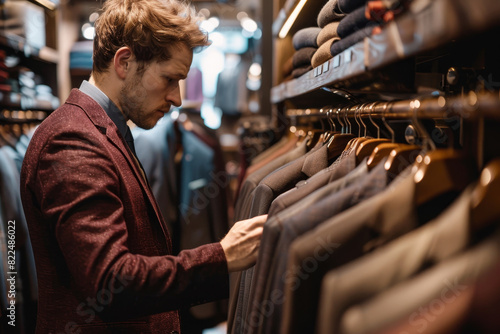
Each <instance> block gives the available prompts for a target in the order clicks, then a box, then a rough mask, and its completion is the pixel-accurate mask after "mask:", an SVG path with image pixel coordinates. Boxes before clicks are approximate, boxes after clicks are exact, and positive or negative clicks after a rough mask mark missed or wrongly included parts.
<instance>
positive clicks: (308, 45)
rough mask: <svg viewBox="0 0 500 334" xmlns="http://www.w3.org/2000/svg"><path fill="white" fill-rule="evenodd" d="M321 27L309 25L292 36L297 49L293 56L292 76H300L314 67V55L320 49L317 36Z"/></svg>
mask: <svg viewBox="0 0 500 334" xmlns="http://www.w3.org/2000/svg"><path fill="white" fill-rule="evenodd" d="M320 32H321V28H318V27H307V28H304V29H300V30H299V31H297V32H296V33H295V34H294V35H293V37H292V43H293V47H294V49H295V50H296V51H295V53H294V54H293V56H292V68H293V70H292V77H293V78H298V77H300V76H301V75H303V74H304V73H306V72H308V71H310V70H311V69H312V63H311V60H312V57H313V55H314V54H315V52H316V50H318V43H317V38H318V34H319V33H320Z"/></svg>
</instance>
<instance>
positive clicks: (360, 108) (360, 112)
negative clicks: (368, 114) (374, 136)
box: [358, 104, 366, 137]
mask: <svg viewBox="0 0 500 334" xmlns="http://www.w3.org/2000/svg"><path fill="white" fill-rule="evenodd" d="M364 107H365V104H361V105H360V106H359V107H358V108H359V121H360V122H361V124H363V128H365V130H364V134H363V137H366V124H365V122H363V118H362V113H363V109H364Z"/></svg>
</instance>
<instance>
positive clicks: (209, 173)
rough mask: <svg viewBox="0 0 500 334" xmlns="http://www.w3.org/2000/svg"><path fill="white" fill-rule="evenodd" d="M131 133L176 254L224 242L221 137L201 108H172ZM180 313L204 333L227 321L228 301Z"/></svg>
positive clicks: (189, 327) (224, 177) (225, 181)
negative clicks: (154, 122)
mask: <svg viewBox="0 0 500 334" xmlns="http://www.w3.org/2000/svg"><path fill="white" fill-rule="evenodd" d="M172 114H173V115H172ZM132 133H133V135H134V137H135V148H136V152H137V157H138V158H139V161H140V162H141V164H142V166H143V168H144V171H145V173H146V175H147V178H148V181H149V183H150V185H151V189H152V190H153V193H154V195H155V198H156V200H157V202H158V204H159V207H160V210H161V212H162V214H163V216H164V217H165V219H166V221H167V228H168V229H169V233H170V235H171V236H172V247H173V252H174V253H175V254H177V253H178V252H180V251H181V250H184V249H191V248H195V247H198V246H201V245H204V244H207V243H211V242H218V241H220V240H221V239H222V238H223V237H224V235H225V234H226V233H227V230H228V219H229V218H228V215H229V214H230V213H229V212H228V209H227V208H228V201H229V198H228V188H229V179H228V176H227V173H226V170H225V165H224V163H223V161H224V159H223V156H222V149H221V146H220V143H219V140H218V138H217V136H216V134H215V133H214V132H212V131H210V129H208V128H207V127H206V126H205V125H203V120H202V119H201V117H200V116H199V112H196V111H193V112H181V113H179V112H177V111H176V112H173V113H172V112H171V113H169V114H167V115H165V116H164V118H162V119H161V120H160V121H159V122H158V124H157V125H156V126H155V127H154V128H152V129H151V130H141V129H139V128H137V127H135V128H134V129H133V130H132ZM181 312H182V313H181V321H182V323H183V328H184V329H185V330H186V331H187V332H188V333H200V334H201V333H202V331H203V329H204V328H209V327H214V326H216V325H217V324H219V323H220V322H223V321H225V320H226V315H227V300H224V301H217V302H211V303H207V304H203V305H198V306H195V307H192V308H191V309H189V310H182V311H181Z"/></svg>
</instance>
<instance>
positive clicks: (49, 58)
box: [0, 32, 59, 64]
mask: <svg viewBox="0 0 500 334" xmlns="http://www.w3.org/2000/svg"><path fill="white" fill-rule="evenodd" d="M0 45H5V46H7V47H9V48H11V49H13V50H14V51H16V52H21V53H23V54H24V55H25V56H26V57H34V58H37V59H40V60H43V61H45V62H48V63H52V64H57V63H58V62H59V53H58V52H57V50H54V49H52V48H49V47H43V48H41V49H40V48H35V47H32V46H31V45H29V44H28V43H26V40H25V39H24V38H22V37H20V36H17V35H13V34H8V33H5V32H0Z"/></svg>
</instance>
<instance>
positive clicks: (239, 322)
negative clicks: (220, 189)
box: [235, 146, 328, 333]
mask: <svg viewBox="0 0 500 334" xmlns="http://www.w3.org/2000/svg"><path fill="white" fill-rule="evenodd" d="M327 166H328V151H327V147H326V146H321V147H319V148H313V149H311V150H310V151H309V152H307V153H306V154H305V155H303V156H301V157H300V158H297V159H296V160H294V161H292V162H290V163H288V164H286V165H284V166H282V167H280V168H278V169H277V170H275V171H273V172H272V173H271V174H269V175H268V176H266V177H265V178H264V179H262V181H260V183H259V185H258V186H257V187H256V188H255V190H254V191H253V193H252V194H251V198H252V205H251V209H250V216H249V218H250V217H255V216H258V215H261V214H266V213H267V212H268V210H269V207H270V205H271V203H272V201H273V200H274V199H275V198H276V196H278V195H279V194H281V193H283V192H284V191H286V190H289V189H291V187H293V186H294V185H295V184H296V183H297V182H298V181H300V180H304V179H307V178H309V177H311V176H312V175H314V174H315V173H317V172H318V171H320V170H322V169H324V168H326V167H327ZM252 275H253V267H252V268H249V269H247V270H245V271H244V272H243V273H242V277H241V280H240V291H239V294H238V307H237V312H236V317H235V318H236V322H235V325H236V327H235V333H241V332H243V331H244V330H245V328H246V327H247V326H248V323H247V320H246V319H247V315H248V311H249V310H248V300H249V297H250V289H251V282H252Z"/></svg>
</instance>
